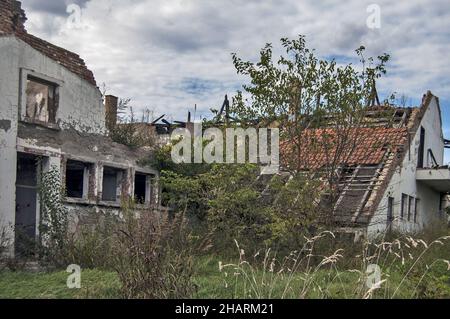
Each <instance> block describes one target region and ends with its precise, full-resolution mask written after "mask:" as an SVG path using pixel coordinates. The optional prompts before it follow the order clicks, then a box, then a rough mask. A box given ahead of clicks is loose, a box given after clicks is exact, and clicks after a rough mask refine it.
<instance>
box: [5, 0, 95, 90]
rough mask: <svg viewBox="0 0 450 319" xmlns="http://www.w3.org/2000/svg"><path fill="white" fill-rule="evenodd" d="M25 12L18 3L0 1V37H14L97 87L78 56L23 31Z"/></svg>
mask: <svg viewBox="0 0 450 319" xmlns="http://www.w3.org/2000/svg"><path fill="white" fill-rule="evenodd" d="M25 21H26V16H25V12H24V11H23V10H22V8H21V4H20V2H19V1H15V0H0V36H2V35H14V36H16V37H17V38H18V39H20V40H22V41H24V42H25V43H27V44H28V45H30V46H31V47H33V48H34V49H35V50H37V51H39V52H41V53H42V54H44V55H46V56H47V57H49V58H50V59H52V60H54V61H56V62H57V63H59V64H60V65H62V66H63V67H65V68H66V69H68V70H69V71H71V72H73V73H75V74H76V75H78V76H79V77H80V78H82V79H84V80H86V81H88V82H89V83H91V84H92V85H95V86H96V85H97V84H96V82H95V78H94V74H93V73H92V71H91V70H89V69H88V68H87V66H86V64H85V62H84V60H83V59H81V58H80V56H79V55H77V54H75V53H73V52H70V51H68V50H65V49H63V48H60V47H58V46H56V45H54V44H51V43H49V42H47V41H44V40H42V39H40V38H37V37H35V36H33V35H31V34H29V33H27V31H26V30H25V27H24V23H25Z"/></svg>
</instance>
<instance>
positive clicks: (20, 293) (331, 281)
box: [0, 256, 450, 299]
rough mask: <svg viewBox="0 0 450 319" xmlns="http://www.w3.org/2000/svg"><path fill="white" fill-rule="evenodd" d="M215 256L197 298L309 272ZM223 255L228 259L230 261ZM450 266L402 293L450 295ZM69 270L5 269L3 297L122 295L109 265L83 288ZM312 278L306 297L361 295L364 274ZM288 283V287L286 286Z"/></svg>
mask: <svg viewBox="0 0 450 319" xmlns="http://www.w3.org/2000/svg"><path fill="white" fill-rule="evenodd" d="M220 260H221V259H220V258H218V257H214V256H209V257H202V258H198V259H197V260H196V270H197V272H196V274H195V276H194V279H193V280H194V282H195V283H196V285H197V287H198V290H197V293H196V294H195V295H194V296H193V297H194V298H249V297H251V298H281V297H284V298H300V297H302V296H301V291H302V288H303V287H304V283H305V276H304V274H300V273H296V274H295V275H294V276H292V278H290V277H289V275H288V274H286V275H278V276H277V275H274V274H273V273H270V272H264V271H262V270H257V271H255V273H252V272H251V270H250V269H247V271H246V272H247V275H248V277H247V279H245V278H244V277H245V276H246V275H245V274H242V272H241V274H240V275H235V273H236V271H235V269H233V267H226V268H224V269H222V271H221V272H220V271H219V261H220ZM226 263H227V262H226V260H223V264H226ZM449 274H450V272H448V271H446V269H444V268H442V267H438V268H436V270H433V272H432V273H431V275H429V276H426V277H425V278H424V279H423V281H422V282H421V283H419V281H418V280H419V279H418V278H420V277H421V276H422V274H421V273H419V274H415V275H413V276H411V278H408V279H407V280H405V281H404V282H403V283H402V285H401V288H400V289H399V291H398V293H397V294H396V295H395V297H396V298H411V297H412V296H413V293H414V292H418V295H419V297H421V298H450V276H449ZM68 276H69V273H67V272H65V271H58V272H51V273H30V272H23V271H19V272H11V271H3V272H0V298H50V299H52V298H120V297H121V296H120V282H119V280H118V278H117V275H116V273H114V272H108V271H103V270H88V269H86V270H82V274H81V289H69V288H67V286H66V280H67V277H68ZM309 278H310V279H311V280H310V282H311V284H310V286H309V288H308V289H306V293H305V295H304V296H303V297H305V298H360V297H361V293H360V292H359V293H358V291H357V287H360V286H361V282H360V281H359V275H358V274H357V273H354V272H348V271H347V272H336V271H328V270H326V269H322V270H319V271H317V272H315V273H314V276H313V277H309ZM402 278H403V274H401V273H398V272H393V273H390V275H389V277H387V276H385V275H384V276H383V278H382V279H387V282H385V283H384V284H383V286H382V289H379V290H377V292H376V294H375V296H374V297H375V298H386V297H390V296H392V294H393V292H394V290H395V289H396V288H397V287H398V286H399V284H400V282H401V280H402ZM286 287H287V288H286Z"/></svg>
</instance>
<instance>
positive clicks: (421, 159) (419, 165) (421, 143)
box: [417, 126, 425, 168]
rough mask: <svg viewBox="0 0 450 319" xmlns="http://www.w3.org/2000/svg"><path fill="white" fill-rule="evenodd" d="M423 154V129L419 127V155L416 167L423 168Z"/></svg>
mask: <svg viewBox="0 0 450 319" xmlns="http://www.w3.org/2000/svg"><path fill="white" fill-rule="evenodd" d="M424 153H425V129H424V128H423V127H422V126H421V127H420V144H419V153H418V154H417V156H418V159H417V167H418V168H423V157H424Z"/></svg>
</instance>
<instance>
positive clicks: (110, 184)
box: [102, 166, 122, 202]
mask: <svg viewBox="0 0 450 319" xmlns="http://www.w3.org/2000/svg"><path fill="white" fill-rule="evenodd" d="M121 179H122V170H120V169H117V168H113V167H106V166H105V167H104V168H103V191H102V199H103V200H104V201H111V202H115V201H117V199H118V195H119V196H120V188H121Z"/></svg>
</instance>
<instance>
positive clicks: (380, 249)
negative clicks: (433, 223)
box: [219, 232, 450, 299]
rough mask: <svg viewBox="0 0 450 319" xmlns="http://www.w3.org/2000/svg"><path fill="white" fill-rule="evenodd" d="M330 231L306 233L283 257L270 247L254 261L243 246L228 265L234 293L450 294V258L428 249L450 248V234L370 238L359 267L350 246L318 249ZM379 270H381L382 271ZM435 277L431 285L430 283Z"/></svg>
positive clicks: (323, 295)
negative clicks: (427, 237)
mask: <svg viewBox="0 0 450 319" xmlns="http://www.w3.org/2000/svg"><path fill="white" fill-rule="evenodd" d="M326 238H331V239H334V238H335V235H334V234H333V233H331V232H322V233H320V234H319V235H317V236H315V237H312V238H307V239H306V242H305V244H304V246H303V247H302V248H301V249H300V250H299V251H293V252H291V253H290V254H289V255H288V256H286V257H282V258H278V257H277V254H276V253H275V252H272V251H271V250H270V249H267V250H265V252H264V253H263V255H262V258H261V254H260V253H259V252H257V253H256V254H254V255H253V261H251V262H249V261H248V260H247V258H246V255H245V252H244V251H243V250H242V249H241V248H240V247H239V244H238V243H237V242H236V246H237V248H238V250H239V256H240V257H239V261H238V262H237V263H229V264H226V265H223V263H221V262H220V263H219V271H220V272H221V273H222V274H223V276H224V280H225V285H226V287H227V288H228V287H230V288H231V289H232V297H233V298H365V299H367V298H427V297H428V298H429V297H431V296H438V297H447V298H448V297H449V296H450V281H449V280H448V278H449V275H450V262H449V260H447V259H442V258H434V254H429V253H430V252H432V250H433V249H436V248H437V247H439V248H440V250H441V251H448V250H449V247H450V236H441V237H439V238H437V239H435V240H433V241H431V242H429V243H427V242H426V241H424V240H423V239H415V238H413V237H410V236H403V237H400V238H397V239H395V240H392V241H386V240H381V241H379V242H369V241H365V242H363V243H361V244H360V246H359V247H360V249H361V253H359V254H357V255H355V256H353V259H354V260H353V263H354V265H355V266H356V267H354V268H346V267H345V265H347V264H348V263H346V262H345V261H344V254H345V250H344V249H342V248H338V249H336V250H330V251H328V253H327V254H325V255H324V254H323V252H320V251H317V249H316V245H317V243H318V242H319V241H320V240H324V239H326ZM378 271H380V273H378ZM429 283H431V285H430V284H429Z"/></svg>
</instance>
